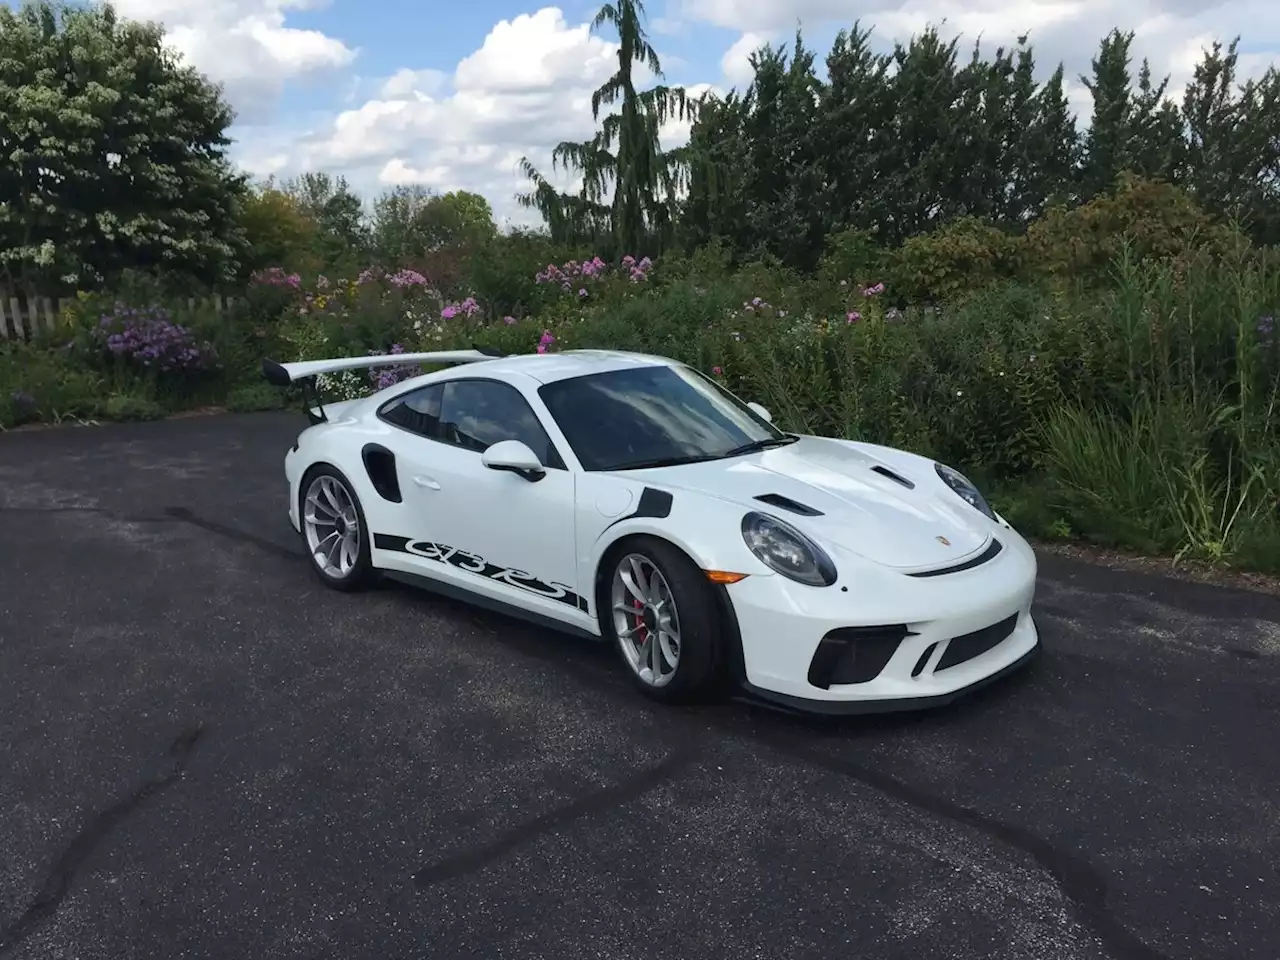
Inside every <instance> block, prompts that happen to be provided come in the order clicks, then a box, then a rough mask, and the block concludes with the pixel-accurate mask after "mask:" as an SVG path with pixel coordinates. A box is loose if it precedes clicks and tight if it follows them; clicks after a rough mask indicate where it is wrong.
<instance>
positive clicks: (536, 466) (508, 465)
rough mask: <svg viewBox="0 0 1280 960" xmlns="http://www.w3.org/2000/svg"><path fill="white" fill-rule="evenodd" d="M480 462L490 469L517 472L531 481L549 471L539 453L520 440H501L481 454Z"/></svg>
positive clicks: (538, 478) (540, 477)
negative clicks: (539, 457)
mask: <svg viewBox="0 0 1280 960" xmlns="http://www.w3.org/2000/svg"><path fill="white" fill-rule="evenodd" d="M480 462H481V463H483V464H484V465H485V466H486V467H488V468H489V469H490V470H506V471H508V472H510V473H517V474H519V475H520V476H522V477H524V478H525V479H526V480H528V481H530V482H533V481H537V480H541V479H542V478H543V477H544V476H545V475H546V472H547V470H546V467H544V466H543V465H542V461H541V460H539V459H538V455H537V454H536V453H534V452H533V451H532V450H530V449H529V446H528V444H525V443H521V442H520V441H519V440H500V441H499V442H498V443H495V444H494V445H493V446H491V447H489V448H488V449H487V450H485V452H484V453H482V454H481V455H480Z"/></svg>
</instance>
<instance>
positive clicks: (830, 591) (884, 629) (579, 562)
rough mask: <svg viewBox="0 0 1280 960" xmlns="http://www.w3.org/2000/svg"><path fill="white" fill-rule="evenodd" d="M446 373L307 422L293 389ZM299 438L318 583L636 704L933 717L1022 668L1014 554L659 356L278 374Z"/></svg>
mask: <svg viewBox="0 0 1280 960" xmlns="http://www.w3.org/2000/svg"><path fill="white" fill-rule="evenodd" d="M389 363H395V364H410V363H412V364H430V365H444V366H445V369H442V370H437V371H436V372H432V373H427V374H423V375H420V376H416V377H414V378H412V379H408V380H405V381H403V382H401V383H398V384H396V385H394V386H392V387H389V388H387V389H384V390H381V391H379V392H377V393H375V394H373V395H372V396H369V397H365V398H362V399H358V400H348V401H342V402H338V403H329V404H322V403H321V402H320V399H319V396H318V394H317V392H316V390H315V378H316V377H318V376H320V375H324V374H335V373H338V372H341V371H349V370H359V369H362V368H364V369H369V368H373V367H376V366H386V365H388V364H389ZM262 368H263V375H264V376H265V377H266V379H267V380H268V381H270V382H271V383H273V384H276V385H279V386H286V385H288V384H291V383H299V384H300V385H301V386H302V387H303V390H304V397H305V398H306V405H307V411H308V415H309V417H310V419H311V421H312V425H311V426H309V427H308V428H306V429H305V430H303V432H302V433H301V435H299V437H298V439H297V442H296V443H295V444H294V445H293V448H292V449H291V450H290V451H289V452H288V454H287V455H286V456H285V462H284V467H285V476H286V477H287V478H288V482H289V518H290V520H291V521H292V523H293V526H294V529H295V530H297V531H298V532H299V533H300V534H301V536H302V537H303V538H304V539H305V540H306V544H307V551H308V554H309V555H310V558H311V564H312V566H313V568H314V569H315V571H316V573H317V574H318V575H319V577H320V579H321V580H322V581H323V582H324V583H326V584H328V585H330V586H332V587H335V588H338V589H341V590H349V589H353V588H355V587H357V586H360V585H363V584H366V583H368V582H369V581H370V579H371V578H373V577H374V576H376V575H378V574H379V573H385V574H388V575H390V576H394V577H396V578H397V579H406V580H409V581H410V582H416V583H419V584H420V585H423V586H429V587H432V588H434V589H437V590H444V591H445V592H449V593H455V594H456V593H461V594H462V595H463V596H464V597H465V598H467V599H469V600H471V601H473V602H477V603H480V604H483V605H486V606H491V607H496V608H497V609H500V610H503V611H506V612H508V613H513V614H515V615H517V616H522V617H524V618H526V619H532V620H534V621H537V622H541V623H543V624H547V625H550V626H553V627H555V628H557V629H561V630H568V631H574V632H578V633H582V634H586V635H588V636H590V637H593V638H596V639H603V640H605V641H607V642H609V643H611V644H613V645H614V646H615V647H616V648H617V650H618V652H619V654H621V657H622V660H623V661H624V663H625V664H626V667H627V670H628V672H629V673H630V675H631V676H632V677H633V678H634V680H635V682H636V683H637V684H638V686H639V687H640V689H641V690H643V691H644V692H645V693H647V694H648V695H650V696H652V697H654V698H656V699H659V700H663V701H678V700H689V699H693V698H697V697H701V696H703V695H705V694H708V693H711V692H712V691H714V690H717V689H725V688H726V687H727V686H729V685H736V686H737V687H738V688H740V690H741V691H742V692H745V693H746V694H748V695H749V696H752V697H755V698H759V699H763V700H766V701H770V702H772V703H774V704H776V705H781V706H787V707H792V708H796V709H800V710H804V711H809V712H815V711H816V712H821V713H853V712H860V711H880V710H900V709H910V708H916V707H922V706H928V705H933V704H938V703H942V702H946V701H949V700H951V699H953V698H954V697H956V696H958V695H959V694H962V693H964V692H966V691H968V690H971V689H972V688H974V687H976V686H979V685H981V684H984V683H986V682H989V681H991V680H994V679H995V678H997V677H999V676H1001V675H1003V674H1006V673H1009V672H1011V671H1013V670H1015V669H1016V668H1017V667H1019V666H1021V665H1022V664H1023V663H1025V662H1026V661H1028V660H1029V659H1030V658H1031V657H1032V655H1033V654H1035V653H1036V652H1037V650H1038V648H1039V638H1038V635H1037V632H1036V626H1035V624H1034V622H1033V621H1032V617H1031V602H1032V596H1033V594H1034V592H1035V582H1036V559H1035V554H1034V553H1033V552H1032V550H1031V547H1030V546H1029V545H1028V544H1027V543H1026V541H1025V540H1023V538H1022V537H1021V536H1019V535H1018V533H1017V532H1015V531H1014V530H1013V529H1012V528H1011V527H1010V526H1009V525H1008V524H1007V523H1006V522H1005V521H1004V520H1003V519H1002V518H1001V517H1000V516H999V515H998V514H996V513H995V512H994V511H993V510H992V509H991V507H990V506H988V505H987V502H986V501H985V500H984V499H983V497H982V495H981V494H980V493H979V492H978V491H977V489H975V488H974V486H973V484H971V483H970V482H969V481H968V480H966V479H965V478H964V477H963V476H962V475H960V474H959V473H957V472H956V471H955V470H952V469H951V468H949V467H946V466H943V465H942V464H938V463H935V462H933V461H932V460H928V459H926V458H923V457H920V456H917V455H915V454H911V453H906V452H904V451H901V450H895V449H891V448H888V447H882V446H876V445H874V444H869V443H858V442H853V441H849V440H836V439H829V438H825V437H816V436H797V435H795V434H789V433H784V432H782V431H781V430H779V429H778V428H777V427H775V426H774V425H773V423H772V422H771V417H770V415H769V412H768V411H767V410H765V409H764V408H763V407H761V406H760V405H759V404H755V403H744V402H743V401H741V400H739V399H738V398H737V397H735V396H734V395H733V394H731V393H729V392H728V391H727V390H725V389H724V388H723V387H721V386H720V385H719V384H717V383H716V382H715V381H714V380H712V379H710V378H708V377H706V376H704V375H703V374H701V373H699V372H698V371H696V370H694V369H692V368H690V367H688V366H685V365H684V364H681V363H678V362H676V361H673V360H669V359H665V358H662V357H654V356H645V355H641V354H633V353H621V352H611V351H600V350H572V351H567V352H564V353H552V354H541V355H540V354H529V355H518V356H500V355H497V354H496V353H494V352H493V351H486V350H484V349H480V348H477V349H475V350H457V351H444V352H439V353H415V354H400V355H397V356H395V357H394V359H392V358H390V357H387V356H366V357H347V358H339V359H333V360H319V361H308V362H299V363H285V364H280V363H276V362H274V361H271V360H264V361H263V364H262Z"/></svg>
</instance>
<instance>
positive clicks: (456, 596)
mask: <svg viewBox="0 0 1280 960" xmlns="http://www.w3.org/2000/svg"><path fill="white" fill-rule="evenodd" d="M379 572H380V573H381V574H382V575H383V576H384V577H386V578H387V579H388V580H396V581H398V582H400V583H403V584H406V585H408V586H411V587H418V588H419V589H422V590H428V591H430V592H432V593H437V594H439V595H441V596H444V597H449V598H450V599H453V600H460V601H462V602H463V603H467V604H470V605H471V606H473V607H481V608H483V609H485V610H490V611H492V612H493V613H501V614H504V615H505V616H508V617H515V618H516V619H517V620H523V621H525V622H526V623H531V624H534V625H535V626H539V627H545V628H547V629H548V630H555V631H557V632H558V633H567V634H570V635H572V636H575V637H584V638H586V639H587V640H594V641H595V642H596V643H601V642H603V641H604V638H603V637H601V636H599V635H597V634H594V633H592V632H591V631H590V630H584V629H582V628H581V627H577V626H574V625H573V624H572V623H566V622H565V621H563V620H557V619H556V618H555V617H548V616H546V615H545V614H541V613H536V612H534V611H532V610H525V609H524V608H523V607H518V606H516V605H515V604H514V603H506V602H504V601H502V600H495V599H493V598H492V597H486V596H482V595H480V594H477V593H472V592H471V591H470V590H467V589H466V588H464V587H459V586H457V585H456V584H452V583H446V582H445V581H443V580H436V579H435V578H434V577H428V576H425V575H424V574H420V573H406V572H405V571H403V570H387V569H385V568H384V569H382V570H380V571H379Z"/></svg>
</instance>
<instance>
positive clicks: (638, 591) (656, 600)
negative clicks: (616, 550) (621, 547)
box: [610, 554, 680, 686]
mask: <svg viewBox="0 0 1280 960" xmlns="http://www.w3.org/2000/svg"><path fill="white" fill-rule="evenodd" d="M611 601H612V602H611V604H610V613H611V615H612V616H613V626H614V633H615V635H616V637H617V639H618V642H619V644H620V646H621V649H622V653H623V655H624V657H625V659H626V660H627V662H628V663H629V664H630V666H631V668H632V669H633V670H634V671H635V673H636V674H637V676H639V677H640V679H641V680H643V681H644V682H645V683H646V684H650V685H652V686H665V685H666V684H667V683H668V682H670V680H671V678H672V677H673V676H674V675H675V673H676V670H677V668H678V667H679V664H680V627H679V618H678V616H677V611H676V606H675V597H674V595H673V594H672V592H671V587H670V585H669V584H668V583H667V581H666V578H665V577H664V576H663V574H662V571H660V570H659V569H658V567H657V565H656V564H654V563H653V561H652V560H650V559H649V558H648V557H646V556H644V555H642V554H631V555H629V556H627V557H625V558H624V559H622V560H621V561H620V562H619V563H618V566H617V567H616V568H615V571H614V577H613V591H612V596H611ZM649 624H652V626H649Z"/></svg>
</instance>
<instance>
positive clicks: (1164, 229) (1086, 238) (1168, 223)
mask: <svg viewBox="0 0 1280 960" xmlns="http://www.w3.org/2000/svg"><path fill="white" fill-rule="evenodd" d="M1248 245H1249V242H1248V240H1247V239H1246V238H1245V237H1244V236H1243V235H1242V234H1239V233H1238V232H1237V231H1235V230H1234V229H1232V228H1230V227H1227V226H1223V225H1221V224H1219V223H1217V222H1216V221H1214V219H1213V218H1212V217H1210V216H1209V215H1208V214H1207V213H1205V212H1204V211H1203V210H1202V209H1200V208H1199V207H1198V206H1196V204H1195V202H1194V201H1193V200H1192V199H1191V198H1190V196H1188V195H1187V193H1186V192H1185V191H1183V190H1181V189H1179V188H1177V187H1175V186H1173V185H1171V184H1168V183H1164V182H1161V181H1153V180H1140V179H1138V178H1136V177H1132V176H1127V175H1126V176H1123V177H1121V178H1120V180H1119V182H1118V184H1117V187H1116V189H1115V191H1114V192H1113V193H1111V194H1107V195H1103V196H1100V197H1097V198H1095V199H1093V200H1091V201H1089V202H1088V203H1085V204H1082V205H1080V206H1078V207H1074V208H1067V207H1062V206H1057V207H1052V208H1050V209H1049V210H1048V211H1047V212H1046V213H1045V215H1044V216H1043V217H1041V218H1040V219H1038V220H1036V221H1035V222H1034V223H1032V224H1031V226H1030V227H1029V228H1028V230H1027V259H1028V261H1029V263H1030V264H1031V265H1032V266H1033V267H1034V268H1036V269H1037V270H1040V271H1043V272H1045V273H1047V274H1049V275H1051V276H1055V277H1060V278H1068V277H1069V278H1073V279H1085V280H1090V281H1094V282H1096V281H1098V280H1099V279H1106V278H1107V275H1108V274H1109V272H1110V270H1111V267H1112V265H1113V264H1114V263H1115V262H1116V260H1117V259H1118V258H1119V257H1120V256H1121V255H1122V254H1124V255H1127V256H1129V257H1131V258H1132V259H1134V260H1137V261H1148V260H1150V261H1170V262H1174V263H1177V262H1180V261H1182V260H1185V259H1187V258H1193V257H1209V258H1220V257H1225V256H1227V255H1228V254H1230V253H1231V252H1233V251H1237V250H1240V249H1242V248H1245V247H1247V246H1248Z"/></svg>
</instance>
